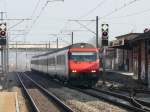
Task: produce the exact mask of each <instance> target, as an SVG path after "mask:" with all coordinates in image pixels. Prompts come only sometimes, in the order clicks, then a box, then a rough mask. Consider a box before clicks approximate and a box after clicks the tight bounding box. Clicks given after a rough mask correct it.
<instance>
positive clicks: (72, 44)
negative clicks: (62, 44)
mask: <svg viewBox="0 0 150 112" xmlns="http://www.w3.org/2000/svg"><path fill="white" fill-rule="evenodd" d="M71 44H72V45H73V32H72V33H71Z"/></svg>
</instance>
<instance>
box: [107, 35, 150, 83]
mask: <svg viewBox="0 0 150 112" xmlns="http://www.w3.org/2000/svg"><path fill="white" fill-rule="evenodd" d="M109 48H111V49H112V48H113V49H114V51H113V52H114V56H113V58H112V69H113V70H120V71H126V72H133V73H134V77H135V78H136V79H137V80H138V81H139V82H141V83H143V84H146V85H148V84H149V85H150V32H146V33H129V34H126V35H122V36H118V37H116V40H115V41H113V42H112V44H111V46H110V47H109ZM111 52H112V51H111Z"/></svg>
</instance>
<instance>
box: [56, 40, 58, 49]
mask: <svg viewBox="0 0 150 112" xmlns="http://www.w3.org/2000/svg"><path fill="white" fill-rule="evenodd" d="M56 45H57V49H58V38H57V39H56Z"/></svg>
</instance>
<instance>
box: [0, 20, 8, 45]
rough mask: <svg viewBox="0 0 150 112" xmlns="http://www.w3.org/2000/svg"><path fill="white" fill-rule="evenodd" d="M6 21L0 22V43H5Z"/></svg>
mask: <svg viewBox="0 0 150 112" xmlns="http://www.w3.org/2000/svg"><path fill="white" fill-rule="evenodd" d="M6 35H7V34H6V23H0V45H6Z"/></svg>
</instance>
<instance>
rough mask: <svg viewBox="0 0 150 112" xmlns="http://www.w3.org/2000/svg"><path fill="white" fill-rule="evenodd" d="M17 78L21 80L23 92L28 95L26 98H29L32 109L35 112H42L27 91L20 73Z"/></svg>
mask: <svg viewBox="0 0 150 112" xmlns="http://www.w3.org/2000/svg"><path fill="white" fill-rule="evenodd" d="M17 77H18V79H19V81H20V83H21V86H22V87H23V90H24V91H25V93H26V96H27V97H28V100H29V101H30V104H31V105H32V107H33V110H34V111H35V112H40V110H39V109H38V107H37V106H36V104H35V102H34V100H33V98H32V97H31V96H30V94H29V92H28V90H27V89H26V87H25V85H24V83H23V81H22V80H21V78H20V76H19V73H17Z"/></svg>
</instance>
